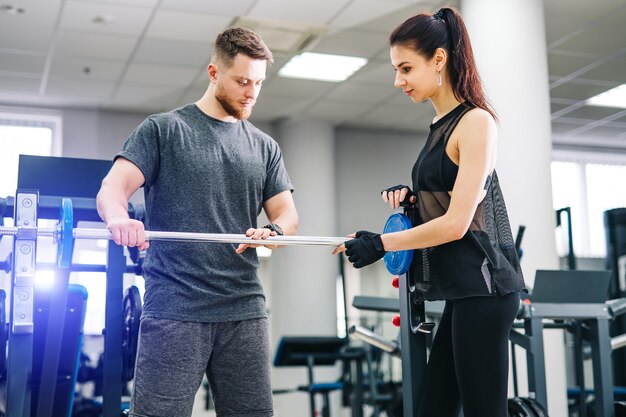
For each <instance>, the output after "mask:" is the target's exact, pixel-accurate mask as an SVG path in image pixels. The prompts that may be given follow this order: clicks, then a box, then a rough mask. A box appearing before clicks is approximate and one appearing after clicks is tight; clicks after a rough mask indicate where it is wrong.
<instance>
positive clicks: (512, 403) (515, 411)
mask: <svg viewBox="0 0 626 417" xmlns="http://www.w3.org/2000/svg"><path fill="white" fill-rule="evenodd" d="M507 408H508V412H509V417H534V416H535V413H534V412H533V410H532V409H531V408H530V407H529V406H528V405H526V403H525V402H524V401H522V399H521V398H519V397H514V398H509V400H508V402H507Z"/></svg>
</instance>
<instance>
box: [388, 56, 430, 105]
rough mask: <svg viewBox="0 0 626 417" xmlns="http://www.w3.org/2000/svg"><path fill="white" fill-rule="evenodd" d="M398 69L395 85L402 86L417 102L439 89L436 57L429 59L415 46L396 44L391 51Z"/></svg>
mask: <svg viewBox="0 0 626 417" xmlns="http://www.w3.org/2000/svg"><path fill="white" fill-rule="evenodd" d="M389 55H390V57H391V65H393V68H394V71H396V78H395V80H394V82H393V85H394V87H397V88H401V89H402V91H404V93H405V94H406V95H408V96H409V97H410V98H411V100H413V101H414V102H416V103H419V102H422V101H425V100H428V99H429V98H430V97H432V96H433V95H434V94H435V92H436V91H437V87H438V86H437V67H436V65H435V59H434V58H433V59H430V60H427V59H426V58H424V57H423V56H422V55H420V54H418V53H417V51H416V50H415V49H413V48H410V47H406V46H402V45H394V46H392V47H391V51H390V53H389Z"/></svg>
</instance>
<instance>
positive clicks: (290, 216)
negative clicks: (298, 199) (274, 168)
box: [235, 190, 299, 253]
mask: <svg viewBox="0 0 626 417" xmlns="http://www.w3.org/2000/svg"><path fill="white" fill-rule="evenodd" d="M263 210H264V211H265V214H266V215H267V218H268V220H269V221H270V223H272V224H277V225H278V226H280V228H281V229H282V230H283V233H284V234H285V235H295V234H296V233H297V231H298V222H299V220H298V212H297V211H296V205H295V203H294V202H293V196H292V195H291V191H289V190H286V191H283V192H280V193H278V194H276V195H275V196H273V197H272V198H270V199H269V200H267V201H266V202H265V204H263ZM246 236H250V237H252V238H253V239H266V238H268V237H269V236H276V232H272V231H270V230H269V229H266V228H259V229H254V228H250V229H248V230H246ZM256 246H259V245H246V244H241V245H239V247H237V249H236V251H235V252H237V253H243V251H245V250H246V249H247V248H249V247H253V248H254V247H256ZM267 246H268V247H276V246H270V245H267Z"/></svg>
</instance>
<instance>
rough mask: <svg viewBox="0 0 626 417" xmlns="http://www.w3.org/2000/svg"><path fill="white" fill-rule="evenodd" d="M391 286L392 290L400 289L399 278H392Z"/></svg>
mask: <svg viewBox="0 0 626 417" xmlns="http://www.w3.org/2000/svg"><path fill="white" fill-rule="evenodd" d="M391 285H393V287H394V288H400V278H398V277H393V281H391Z"/></svg>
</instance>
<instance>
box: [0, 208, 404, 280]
mask: <svg viewBox="0 0 626 417" xmlns="http://www.w3.org/2000/svg"><path fill="white" fill-rule="evenodd" d="M398 216H404V217H406V216H405V215H404V214H400V213H395V214H393V215H392V216H391V217H390V218H389V220H387V224H386V225H385V230H384V233H389V232H394V231H400V230H404V229H406V228H408V227H410V226H411V223H410V221H409V220H408V218H399V217H398ZM73 225H74V223H73V208H72V200H71V199H69V198H64V199H63V200H62V202H61V208H60V212H59V223H58V225H57V227H49V228H42V227H36V228H35V227H33V228H25V227H7V226H0V235H4V236H16V237H18V238H20V237H22V238H30V239H32V238H35V237H40V236H41V237H52V238H53V240H54V242H55V243H57V246H58V248H57V264H58V266H59V267H60V268H68V267H69V266H70V265H71V263H72V249H73V245H74V240H75V239H104V240H111V239H112V234H111V231H110V230H108V229H90V228H74V227H73ZM145 234H146V240H148V241H170V242H213V243H234V244H249V245H279V246H332V247H336V246H339V245H342V244H343V243H345V242H346V241H348V240H350V239H352V238H350V237H325V236H270V237H268V238H266V239H252V238H251V237H249V236H246V235H240V234H228V233H195V232H166V231H149V230H146V231H145ZM412 252H413V251H399V252H388V253H387V255H386V256H385V259H384V260H385V265H386V267H387V269H388V270H389V272H391V273H392V274H404V273H406V271H407V270H408V269H409V266H410V264H411V259H412Z"/></svg>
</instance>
